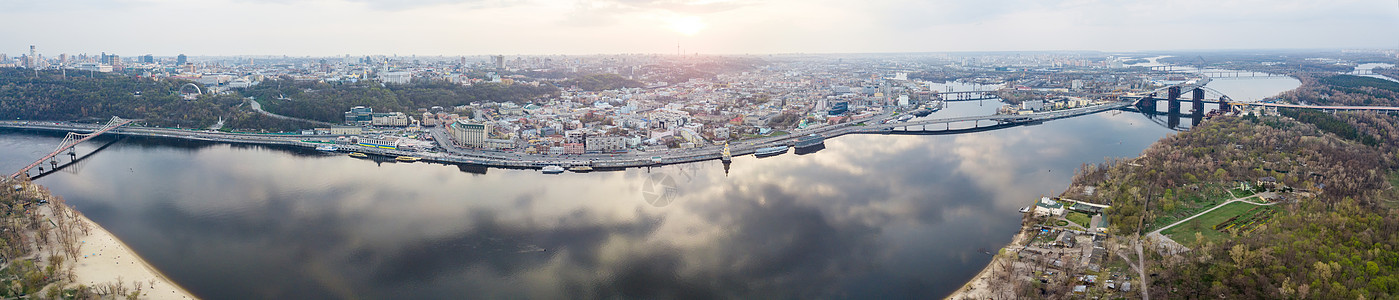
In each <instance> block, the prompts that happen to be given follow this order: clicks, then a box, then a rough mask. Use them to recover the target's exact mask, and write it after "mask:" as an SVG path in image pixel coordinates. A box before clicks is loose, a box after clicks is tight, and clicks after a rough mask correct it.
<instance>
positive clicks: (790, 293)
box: [0, 80, 1295, 299]
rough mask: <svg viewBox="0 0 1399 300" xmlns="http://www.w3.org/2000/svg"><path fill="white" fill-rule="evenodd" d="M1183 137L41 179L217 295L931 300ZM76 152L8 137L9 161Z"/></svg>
mask: <svg viewBox="0 0 1399 300" xmlns="http://www.w3.org/2000/svg"><path fill="white" fill-rule="evenodd" d="M1240 81H1244V80H1239V81H1235V82H1240ZM1212 85H1213V84H1212ZM1244 86H1248V85H1246V84H1245V85H1244ZM1248 87H1252V86H1248ZM1268 87H1269V88H1274V89H1276V87H1274V86H1272V85H1269V86H1268ZM1294 87H1295V85H1294ZM1290 88H1291V87H1286V88H1282V89H1278V90H1276V91H1275V92H1273V93H1276V92H1281V91H1282V90H1285V89H1290ZM1221 90H1224V89H1221ZM1224 91H1225V92H1226V93H1229V92H1230V91H1228V90H1224ZM998 105H999V103H996V102H994V101H985V102H975V101H974V102H958V103H952V104H951V105H950V106H949V107H948V109H945V110H944V111H941V112H938V113H937V114H934V115H933V116H934V117H945V116H951V115H956V114H968V113H982V112H986V111H994V109H995V107H996V106H998ZM1171 132H1172V131H1171V130H1169V129H1166V128H1163V127H1161V126H1160V125H1157V124H1155V123H1152V122H1151V121H1148V120H1147V119H1146V118H1145V117H1143V116H1142V115H1138V114H1132V113H1117V112H1104V113H1099V114H1094V115H1088V116H1083V117H1077V118H1071V119H1063V120H1054V121H1049V122H1045V123H1043V124H1039V125H1033V126H1022V127H1012V128H1007V129H1001V130H995V131H987V132H977V133H968V134H957V135H925V136H886V135H848V136H843V137H839V138H834V139H829V140H827V141H826V148H825V149H824V150H821V151H819V152H816V153H812V154H807V155H795V154H786V155H781V156H776V157H770V158H754V157H752V156H742V157H736V158H734V161H733V163H732V165H730V166H729V168H728V169H727V171H726V168H725V166H724V165H723V164H721V163H719V162H718V161H709V162H701V163H693V164H684V165H672V166H665V167H658V168H651V169H628V170H625V171H613V172H594V173H582V174H580V173H566V174H561V175H543V174H540V173H539V172H538V171H535V170H509V169H489V170H484V169H475V168H466V169H463V168H458V167H457V166H447V165H435V164H425V163H395V162H376V161H370V160H361V159H354V158H349V157H346V156H343V155H321V154H319V153H310V152H306V151H297V150H287V149H276V148H268V147H260V146H238V145H227V144H212V143H197V142H185V141H171V140H157V139H142V138H128V139H125V140H123V141H120V142H118V143H115V144H114V145H113V146H111V147H110V148H107V149H106V150H104V151H102V152H99V153H97V154H96V155H94V156H92V157H91V158H90V159H89V160H86V161H84V162H83V163H82V164H81V165H80V167H79V168H72V169H70V170H65V171H63V172H59V173H55V174H53V175H51V176H48V177H44V178H41V179H39V180H38V182H39V183H40V184H43V185H45V186H47V187H49V188H50V189H51V190H53V191H54V193H55V194H57V195H61V196H63V197H65V198H66V199H67V200H68V203H70V204H72V205H74V206H76V207H77V208H78V210H80V211H82V212H83V213H85V214H86V215H88V216H89V217H90V218H92V219H93V220H95V221H97V222H98V223H100V224H102V225H103V226H104V227H106V228H107V229H108V230H109V231H111V232H112V233H113V234H115V235H116V236H118V237H120V238H121V239H122V240H123V241H125V242H126V243H127V244H128V245H130V246H131V247H132V248H133V249H134V250H136V251H137V252H138V253H140V254H141V255H142V256H143V257H145V258H146V260H147V261H149V262H150V264H152V265H153V266H155V267H157V268H158V269H160V270H161V271H162V272H164V273H165V274H166V275H167V276H169V277H170V278H172V279H173V280H174V281H176V282H177V283H179V284H180V285H182V286H184V287H186V288H187V289H188V290H190V291H191V292H193V293H194V294H196V295H198V296H200V297H204V298H209V299H245V298H296V299H319V298H342V299H343V298H463V297H470V298H524V297H529V298H585V297H586V298H614V297H625V298H715V297H742V298H815V297H819V298H930V297H941V296H944V295H947V294H949V293H951V292H952V291H953V290H955V289H957V288H958V287H960V286H961V285H962V284H963V283H964V282H966V281H967V280H968V279H970V278H971V276H973V275H974V274H975V273H976V272H977V271H979V270H980V269H981V268H982V267H984V266H985V265H986V263H987V262H989V261H990V258H991V257H990V256H989V255H986V254H983V251H992V252H994V251H996V249H998V248H1000V247H1001V246H1003V245H1005V244H1006V243H1008V242H1009V240H1010V238H1011V235H1012V234H1013V233H1014V232H1016V231H1017V230H1018V228H1019V222H1020V214H1019V213H1018V212H1016V209H1017V208H1019V207H1022V206H1025V205H1028V204H1030V203H1031V201H1033V200H1034V199H1036V198H1037V197H1039V196H1041V195H1051V194H1056V193H1058V192H1060V191H1062V189H1063V188H1064V187H1066V186H1067V185H1068V183H1069V180H1070V178H1071V177H1072V175H1073V172H1074V170H1075V169H1077V168H1078V167H1079V166H1080V165H1081V164H1083V163H1093V162H1101V161H1103V160H1104V159H1106V158H1111V157H1132V156H1136V155H1137V154H1138V153H1139V152H1141V151H1142V149H1145V148H1146V147H1147V146H1148V145H1150V144H1151V143H1153V142H1155V141H1156V140H1158V139H1160V138H1161V137H1164V136H1166V135H1168V134H1170V133H1171ZM60 140H61V136H55V135H51V134H35V133H28V132H16V131H6V132H3V133H0V168H3V169H4V170H14V169H18V168H19V167H21V166H23V165H25V164H27V163H29V162H31V160H32V159H36V158H38V157H40V156H42V155H43V154H44V153H46V152H47V151H48V150H50V149H52V148H53V147H54V146H55V145H56V144H57V143H58V142H59V141H60ZM96 145H97V143H92V145H82V146H80V147H79V148H80V152H82V151H88V150H90V149H92V148H94V147H96ZM483 170H484V171H485V172H484V174H481V172H482V171H483Z"/></svg>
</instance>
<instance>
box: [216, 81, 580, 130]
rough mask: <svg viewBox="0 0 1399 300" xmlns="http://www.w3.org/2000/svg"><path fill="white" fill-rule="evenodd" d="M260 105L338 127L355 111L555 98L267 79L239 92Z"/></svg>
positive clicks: (536, 89)
mask: <svg viewBox="0 0 1399 300" xmlns="http://www.w3.org/2000/svg"><path fill="white" fill-rule="evenodd" d="M239 92H240V93H242V94H243V95H244V96H248V97H253V98H254V99H256V100H257V101H258V102H259V103H262V105H263V109H264V110H267V111H269V112H272V113H276V114H281V115H286V116H292V117H298V118H305V119H311V120H317V121H324V122H330V123H341V122H344V120H345V118H344V112H345V111H347V110H349V109H350V108H351V107H355V106H368V107H370V108H373V109H374V111H397V112H412V111H414V110H415V109H418V108H429V107H432V106H443V107H450V106H458V105H465V104H469V103H471V102H488V101H493V102H514V103H526V102H531V101H534V100H538V99H541V98H545V97H549V96H552V95H556V94H557V93H558V88H555V87H553V86H551V85H539V86H533V85H527V84H503V83H477V84H474V85H472V86H464V85H460V84H454V83H451V82H447V81H434V80H415V81H413V82H412V83H409V84H380V83H379V82H377V81H360V82H354V83H325V82H314V81H295V80H291V79H289V78H281V79H269V80H266V81H263V82H262V83H261V84H258V85H256V86H253V87H250V88H246V89H242V90H240V91H239Z"/></svg>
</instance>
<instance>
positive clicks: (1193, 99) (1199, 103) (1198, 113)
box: [1190, 89, 1205, 126]
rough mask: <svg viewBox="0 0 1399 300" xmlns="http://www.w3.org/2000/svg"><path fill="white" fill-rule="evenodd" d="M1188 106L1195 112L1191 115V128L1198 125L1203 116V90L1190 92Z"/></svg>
mask: <svg viewBox="0 0 1399 300" xmlns="http://www.w3.org/2000/svg"><path fill="white" fill-rule="evenodd" d="M1190 104H1191V105H1192V106H1193V107H1191V108H1194V109H1195V112H1194V113H1191V118H1194V120H1192V122H1193V123H1192V124H1191V126H1194V125H1200V119H1201V118H1204V116H1205V90H1202V89H1195V90H1193V91H1191V93H1190Z"/></svg>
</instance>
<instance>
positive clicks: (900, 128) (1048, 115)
mask: <svg viewBox="0 0 1399 300" xmlns="http://www.w3.org/2000/svg"><path fill="white" fill-rule="evenodd" d="M1131 105H1132V103H1131V102H1114V103H1109V104H1099V105H1094V106H1089V107H1082V108H1074V109H1065V110H1056V111H1048V112H1041V113H1033V114H1025V115H989V116H969V117H954V118H939V119H928V120H917V121H908V122H895V123H888V124H872V125H865V126H858V127H851V128H853V129H854V132H860V133H919V132H922V133H928V132H944V131H953V130H959V129H952V124H953V123H965V122H971V123H972V127H973V128H977V127H981V124H980V123H981V122H982V121H993V122H995V124H994V125H993V126H1004V125H1009V124H1026V123H1035V122H1042V121H1046V120H1053V119H1061V118H1067V117H1074V116H1080V115H1086V114H1093V113H1098V112H1102V111H1107V110H1113V109H1119V108H1124V107H1128V106H1131ZM935 125H944V126H943V128H942V129H938V128H937V127H936V126H935ZM929 126H934V127H933V128H932V129H929V128H928V127H929Z"/></svg>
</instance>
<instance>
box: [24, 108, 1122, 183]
mask: <svg viewBox="0 0 1399 300" xmlns="http://www.w3.org/2000/svg"><path fill="white" fill-rule="evenodd" d="M1128 105H1130V103H1127V102H1114V103H1108V104H1099V105H1093V106H1088V107H1082V108H1075V109H1066V110H1058V111H1049V112H1041V113H1033V114H1025V115H989V116H973V117H955V118H941V119H924V120H912V121H907V122H897V121H894V117H895V114H893V113H884V114H878V115H874V116H870V117H867V118H864V119H856V120H851V121H850V122H848V123H843V124H836V125H820V126H814V127H809V128H806V129H797V130H793V131H792V132H790V133H789V134H785V135H780V136H772V137H762V138H754V139H747V140H738V141H734V142H731V143H730V144H729V148H730V149H729V151H730V153H731V155H732V156H740V155H747V154H752V153H753V152H755V151H756V150H757V149H760V148H764V147H773V146H782V145H791V144H793V143H794V142H795V140H796V139H797V138H800V137H802V136H806V135H810V134H816V135H820V136H823V137H825V138H835V137H838V136H842V135H846V134H893V133H916V132H936V131H947V130H949V129H941V130H928V129H927V128H928V125H935V124H952V123H965V122H972V123H973V124H978V122H981V121H993V122H996V123H997V124H998V125H1004V124H1017V123H1032V122H1040V121H1045V120H1052V119H1060V118H1068V117H1074V116H1081V115H1087V114H1093V113H1097V112H1102V111H1106V110H1111V109H1118V108H1123V107H1126V106H1128ZM978 126H979V125H978ZM100 127H101V125H95V124H81V123H67V122H48V121H0V128H15V129H31V130H47V131H62V132H91V131H93V130H97V129H98V128H100ZM944 128H951V126H950V125H949V126H946V127H944ZM110 132H112V133H116V134H120V135H129V136H147V137H162V138H174V139H187V140H199V141H210V142H223V143H242V144H263V145H283V146H295V147H305V148H315V147H316V146H320V145H322V144H319V143H311V142H306V141H305V140H314V139H326V138H332V139H333V138H337V137H340V136H339V135H293V134H250V133H227V132H218V131H200V130H189V129H174V128H156V127H137V126H124V127H119V128H116V129H113V130H111V131H110ZM430 133H431V134H432V136H433V137H434V139H435V140H437V141H439V143H438V144H439V146H440V147H441V148H443V149H445V150H446V152H445V153H443V152H428V151H402V150H394V149H379V148H371V147H362V146H357V145H338V146H339V148H340V150H342V151H355V152H362V153H366V154H374V155H381V156H417V157H421V158H423V159H424V160H427V161H435V162H442V163H451V164H476V165H484V166H490V167H507V168H541V167H544V166H550V165H559V166H565V167H567V166H576V165H589V166H593V167H598V168H627V167H644V166H653V165H661V164H679V163H687V162H696V161H705V160H714V159H719V158H720V157H721V155H722V154H721V152H722V150H723V148H724V147H723V146H722V145H706V146H703V147H697V148H689V149H668V150H664V151H628V152H620V153H588V154H575V155H549V154H526V153H519V152H502V151H490V150H478V149H466V148H460V147H457V146H456V145H453V144H452V143H449V142H441V141H450V139H449V138H448V137H447V133H446V131H445V130H444V129H443V128H441V127H437V128H433V129H431V130H430Z"/></svg>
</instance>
